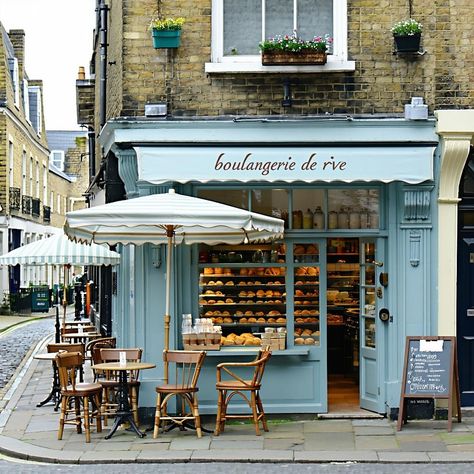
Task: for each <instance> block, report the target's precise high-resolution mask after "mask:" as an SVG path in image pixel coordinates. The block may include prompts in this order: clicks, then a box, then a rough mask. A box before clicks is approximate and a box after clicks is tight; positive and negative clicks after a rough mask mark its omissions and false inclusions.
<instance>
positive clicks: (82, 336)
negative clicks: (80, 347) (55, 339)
mask: <svg viewBox="0 0 474 474" xmlns="http://www.w3.org/2000/svg"><path fill="white" fill-rule="evenodd" d="M61 337H62V338H63V339H64V340H69V342H71V341H74V342H83V343H84V344H87V342H88V340H89V339H91V338H94V337H100V334H99V333H97V332H70V333H66V334H63V335H62V336H61Z"/></svg>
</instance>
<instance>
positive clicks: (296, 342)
mask: <svg viewBox="0 0 474 474" xmlns="http://www.w3.org/2000/svg"><path fill="white" fill-rule="evenodd" d="M295 344H304V339H303V338H302V337H297V338H295Z"/></svg>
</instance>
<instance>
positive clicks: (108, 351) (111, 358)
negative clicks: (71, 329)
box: [99, 348, 143, 426]
mask: <svg viewBox="0 0 474 474" xmlns="http://www.w3.org/2000/svg"><path fill="white" fill-rule="evenodd" d="M121 352H125V358H126V360H127V362H140V361H141V360H142V353H143V349H140V348H132V349H120V348H105V349H102V348H101V349H100V362H119V361H120V353H121ZM139 375H140V371H139V370H130V371H127V383H128V387H129V398H130V405H131V407H132V412H133V420H134V421H135V423H136V424H137V425H138V423H139V420H138V395H139V389H140V381H139V380H138V377H139ZM99 383H100V384H101V385H102V388H103V392H102V414H103V415H104V424H105V425H106V426H107V418H108V416H111V415H114V414H115V411H116V409H117V401H116V393H117V389H118V388H119V373H118V371H117V372H114V371H111V370H107V371H106V372H105V379H99Z"/></svg>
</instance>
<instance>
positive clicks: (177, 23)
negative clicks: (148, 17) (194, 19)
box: [149, 17, 185, 30]
mask: <svg viewBox="0 0 474 474" xmlns="http://www.w3.org/2000/svg"><path fill="white" fill-rule="evenodd" d="M184 22H185V19H184V18H182V17H178V18H165V19H159V18H157V19H154V20H152V21H151V23H150V27H149V29H150V30H180V29H181V28H182V27H183V25H184Z"/></svg>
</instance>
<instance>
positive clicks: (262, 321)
mask: <svg viewBox="0 0 474 474" xmlns="http://www.w3.org/2000/svg"><path fill="white" fill-rule="evenodd" d="M257 323H266V321H265V318H258V319H257Z"/></svg>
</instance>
